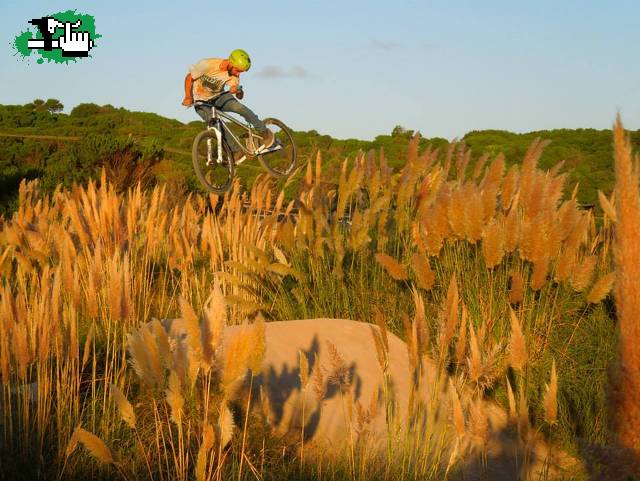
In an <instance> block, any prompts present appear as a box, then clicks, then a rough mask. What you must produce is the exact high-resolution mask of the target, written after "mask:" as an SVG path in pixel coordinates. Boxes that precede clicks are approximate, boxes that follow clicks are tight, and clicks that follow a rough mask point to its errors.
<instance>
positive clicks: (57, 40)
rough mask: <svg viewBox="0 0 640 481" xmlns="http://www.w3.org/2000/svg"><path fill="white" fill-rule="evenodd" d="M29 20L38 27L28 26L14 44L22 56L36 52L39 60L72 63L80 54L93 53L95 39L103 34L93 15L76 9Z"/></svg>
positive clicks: (19, 55)
mask: <svg viewBox="0 0 640 481" xmlns="http://www.w3.org/2000/svg"><path fill="white" fill-rule="evenodd" d="M28 23H30V24H31V25H33V26H34V27H35V28H34V30H35V31H31V30H26V31H24V32H21V33H20V34H19V35H16V37H15V39H14V40H13V43H12V47H13V49H14V50H15V54H14V55H15V56H18V57H19V58H20V59H21V60H25V59H28V58H29V57H30V56H31V55H32V54H35V56H36V57H37V63H39V64H42V63H44V62H45V60H46V61H47V63H50V62H54V63H65V64H67V63H69V62H70V61H74V62H76V61H77V60H78V59H79V58H87V57H91V55H90V54H89V52H90V51H91V50H92V49H94V48H95V47H96V42H95V40H96V39H98V38H100V37H102V35H99V34H98V33H97V32H96V22H95V19H94V18H93V17H92V16H91V15H87V14H83V13H78V12H76V11H75V10H67V11H66V12H58V13H52V14H49V15H47V16H46V17H42V18H34V19H32V20H30V21H29V22H28Z"/></svg>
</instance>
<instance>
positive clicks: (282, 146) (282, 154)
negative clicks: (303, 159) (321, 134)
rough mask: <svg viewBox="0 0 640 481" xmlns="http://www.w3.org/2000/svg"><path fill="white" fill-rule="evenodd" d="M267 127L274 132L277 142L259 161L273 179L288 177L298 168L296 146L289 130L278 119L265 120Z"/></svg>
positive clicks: (261, 155) (259, 156)
mask: <svg viewBox="0 0 640 481" xmlns="http://www.w3.org/2000/svg"><path fill="white" fill-rule="evenodd" d="M264 123H265V125H266V126H267V128H268V129H269V130H271V131H272V132H273V135H274V137H275V141H274V143H273V145H272V146H271V147H270V148H268V149H267V150H266V152H264V153H262V154H259V155H258V160H259V161H260V163H261V164H262V166H263V167H264V168H265V169H266V170H267V172H269V174H271V176H272V177H275V178H282V177H287V176H288V175H289V174H291V172H293V169H294V168H295V166H296V154H297V153H296V144H295V142H294V140H293V135H292V134H291V131H290V130H289V128H288V127H287V126H286V125H285V124H284V123H283V122H281V121H279V120H278V119H265V120H264Z"/></svg>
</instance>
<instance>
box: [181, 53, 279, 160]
mask: <svg viewBox="0 0 640 481" xmlns="http://www.w3.org/2000/svg"><path fill="white" fill-rule="evenodd" d="M250 67H251V59H250V58H249V54H247V52H245V51H244V50H241V49H236V50H234V51H233V52H231V54H230V55H229V58H226V59H224V58H205V59H202V60H200V61H199V62H198V63H196V64H195V65H192V66H191V67H190V68H189V73H188V74H187V76H186V77H185V79H184V100H183V101H182V105H184V106H186V107H191V106H192V105H193V106H194V108H195V110H196V112H197V113H198V115H200V117H202V119H203V120H204V121H205V122H206V123H209V120H211V109H208V108H205V107H202V106H199V105H198V104H197V102H198V101H209V102H212V103H213V106H214V107H215V108H217V109H219V110H221V111H223V112H233V113H236V114H239V115H241V116H242V117H244V119H245V120H246V121H247V122H249V123H250V124H251V125H253V126H254V127H255V129H256V130H257V131H258V133H259V134H260V135H261V137H262V140H263V143H264V146H265V147H266V148H269V147H271V146H272V145H273V142H274V135H273V132H271V131H270V130H269V129H268V128H267V127H266V126H265V124H264V123H263V122H262V121H261V120H260V119H259V118H258V116H257V115H256V114H254V113H253V111H252V110H251V109H250V108H248V107H247V106H246V105H243V104H241V103H240V102H238V101H237V100H236V99H235V98H233V96H234V95H235V96H236V97H237V98H238V99H242V97H244V92H243V90H242V86H241V85H240V73H241V72H246V71H247V70H249V68H250ZM225 85H228V86H229V90H228V91H225V90H224V87H225ZM233 144H235V142H233ZM230 147H231V149H232V150H233V152H234V156H236V155H240V152H239V151H238V146H236V145H231V146H230Z"/></svg>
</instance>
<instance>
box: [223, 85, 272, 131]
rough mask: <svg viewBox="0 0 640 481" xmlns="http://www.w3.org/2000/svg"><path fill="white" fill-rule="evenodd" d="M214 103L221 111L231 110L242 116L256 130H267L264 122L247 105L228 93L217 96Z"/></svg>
mask: <svg viewBox="0 0 640 481" xmlns="http://www.w3.org/2000/svg"><path fill="white" fill-rule="evenodd" d="M215 105H216V108H218V109H220V110H222V111H223V112H233V113H235V114H238V115H240V116H242V117H244V119H245V120H246V121H247V122H249V123H250V124H251V125H253V126H254V127H255V128H256V130H257V131H258V132H264V131H265V130H267V126H266V125H264V122H262V120H260V119H259V118H258V116H257V115H256V114H255V113H253V111H252V110H251V109H250V108H249V107H247V106H246V105H243V104H241V103H240V102H238V101H237V100H236V99H235V97H234V96H233V95H231V94H230V93H226V94H224V95H221V96H220V97H218V99H217V100H216V104H215Z"/></svg>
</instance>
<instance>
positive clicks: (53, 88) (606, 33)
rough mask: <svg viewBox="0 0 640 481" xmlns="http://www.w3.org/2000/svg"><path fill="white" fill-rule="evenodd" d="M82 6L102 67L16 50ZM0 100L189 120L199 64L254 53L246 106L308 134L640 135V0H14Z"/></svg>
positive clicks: (0, 59)
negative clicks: (23, 37) (38, 27)
mask: <svg viewBox="0 0 640 481" xmlns="http://www.w3.org/2000/svg"><path fill="white" fill-rule="evenodd" d="M67 9H77V10H79V11H81V12H82V13H88V14H91V15H93V16H94V17H95V20H96V29H97V31H98V33H100V34H102V36H103V37H102V38H101V39H99V40H98V46H97V47H96V48H95V50H92V56H93V58H90V59H86V60H82V61H80V62H78V63H76V64H69V65H55V64H44V65H38V64H36V62H35V61H34V60H29V61H24V60H20V59H19V57H17V56H14V51H13V49H12V47H11V45H10V44H11V43H12V41H13V38H14V37H15V35H17V34H18V33H20V32H21V31H23V30H24V29H26V28H27V27H28V25H27V22H28V20H30V19H31V18H35V17H41V16H44V15H46V14H49V13H52V12H55V11H63V10H67ZM0 31H2V40H3V41H2V42H0V87H1V88H0V103H1V104H22V103H26V102H29V101H31V100H33V99H34V98H44V99H47V98H50V97H53V98H57V99H59V100H61V101H62V103H63V104H64V105H65V106H66V109H65V111H67V112H68V111H69V110H70V108H72V107H73V106H75V105H77V104H78V103H81V102H95V103H98V104H106V103H110V104H112V105H114V106H117V107H125V108H128V109H131V110H140V111H149V112H156V113H158V114H160V115H163V116H166V117H171V118H176V119H178V120H181V121H184V122H187V121H190V120H196V119H198V118H199V117H197V116H196V115H195V113H194V112H193V111H192V110H187V109H185V108H184V107H182V106H181V105H180V101H181V99H182V82H183V79H184V75H185V73H186V69H187V67H188V66H189V65H190V64H192V63H195V62H196V61H197V60H199V59H201V58H204V57H224V56H226V55H228V53H229V52H230V51H231V50H232V49H234V48H244V49H245V50H247V51H248V52H249V53H250V55H251V57H252V61H253V66H252V68H251V70H250V71H249V72H248V73H246V74H243V75H242V76H241V83H242V84H243V86H244V88H245V92H246V95H245V98H244V100H243V102H244V103H246V104H247V105H248V106H249V107H251V108H252V109H253V110H254V111H255V112H256V113H257V114H258V115H259V116H261V117H268V116H274V117H278V118H281V119H282V120H284V121H285V122H286V123H288V124H289V125H290V126H291V127H292V128H294V129H296V130H310V129H315V130H318V131H319V132H321V133H327V134H330V135H333V136H334V137H339V138H360V139H372V138H373V137H375V136H376V135H379V134H383V133H389V132H390V131H391V130H392V128H393V127H394V126H395V125H398V124H400V125H403V126H404V127H406V128H409V129H413V130H419V131H421V132H422V134H423V135H424V136H427V137H432V136H440V137H446V138H449V139H451V138H454V137H461V136H462V135H464V134H465V133H466V132H468V131H470V130H477V129H489V128H492V129H506V130H511V131H514V132H527V131H532V130H540V129H550V128H579V127H585V128H586V127H592V128H600V129H606V128H610V127H611V125H612V123H613V120H614V117H615V114H616V112H617V111H618V110H619V111H620V112H621V114H622V118H623V121H624V122H625V125H626V127H627V128H630V129H640V61H639V60H638V53H637V52H638V46H639V45H640V1H638V0H610V1H608V2H604V1H603V0H598V1H594V0H581V1H578V0H566V1H565V0H555V1H551V0H536V1H526V2H525V1H514V0H510V1H506V0H484V1H482V2H480V1H473V2H472V1H454V0H450V1H440V0H438V1H428V0H423V1H397V2H390V1H384V2H383V1H368V2H365V1H348V0H345V1H343V2H339V1H333V0H325V1H279V0H274V1H272V2H261V1H253V0H245V1H241V2H228V1H227V2H221V1H208V2H205V1H194V0H186V1H183V2H164V1H162V0H156V1H149V0H142V1H137V0H129V1H123V0H112V1H109V2H95V1H94V2H92V1H87V0H84V1H82V2H76V3H69V2H66V1H60V2H55V1H50V0H49V1H46V2H45V1H28V0H20V1H17V0H2V4H1V5H0Z"/></svg>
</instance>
